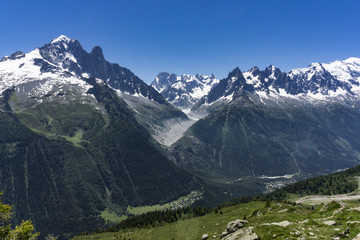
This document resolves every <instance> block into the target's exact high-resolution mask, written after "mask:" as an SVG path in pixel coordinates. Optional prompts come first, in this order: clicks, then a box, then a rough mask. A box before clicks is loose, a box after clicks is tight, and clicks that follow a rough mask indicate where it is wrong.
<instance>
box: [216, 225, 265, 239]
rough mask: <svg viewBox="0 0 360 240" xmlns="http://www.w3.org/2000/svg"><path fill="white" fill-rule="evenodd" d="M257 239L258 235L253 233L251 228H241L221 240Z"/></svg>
mask: <svg viewBox="0 0 360 240" xmlns="http://www.w3.org/2000/svg"><path fill="white" fill-rule="evenodd" d="M256 239H259V237H258V235H257V234H256V233H254V232H253V228H252V227H243V228H241V229H239V230H237V231H236V232H233V233H231V234H229V235H227V236H226V237H223V238H222V239H221V240H256Z"/></svg>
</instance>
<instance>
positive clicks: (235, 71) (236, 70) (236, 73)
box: [228, 67, 242, 77]
mask: <svg viewBox="0 0 360 240" xmlns="http://www.w3.org/2000/svg"><path fill="white" fill-rule="evenodd" d="M241 74H242V72H241V70H240V68H239V67H236V68H234V69H233V70H232V71H231V72H230V73H229V76H228V77H238V76H240V75H241Z"/></svg>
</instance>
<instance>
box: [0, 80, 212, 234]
mask: <svg viewBox="0 0 360 240" xmlns="http://www.w3.org/2000/svg"><path fill="white" fill-rule="evenodd" d="M87 84H89V85H91V87H90V88H89V90H88V94H91V95H92V96H94V98H93V97H90V98H87V97H80V96H81V95H77V94H76V92H71V91H68V92H67V93H65V94H64V95H61V94H57V95H56V94H50V95H47V96H44V97H43V102H42V103H40V104H39V103H37V104H33V101H32V99H27V98H25V100H24V99H23V98H22V96H21V94H20V93H18V92H16V91H15V90H7V91H5V92H4V93H3V95H4V97H3V98H2V99H1V101H2V102H1V108H0V109H1V110H0V131H1V132H2V134H1V135H0V149H1V151H0V160H1V161H0V167H1V170H2V171H1V175H0V188H1V189H2V191H4V198H3V199H4V201H5V202H6V203H9V204H14V221H15V222H17V223H18V221H19V220H20V219H32V220H33V222H34V225H35V227H36V230H37V231H40V232H41V234H45V235H46V234H47V233H53V234H55V235H60V237H61V238H60V239H63V238H68V237H70V236H72V235H73V234H74V233H79V232H82V231H87V230H90V229H94V228H98V227H100V226H102V225H104V224H105V221H104V219H102V218H101V217H100V213H101V212H102V211H104V210H105V209H106V208H109V209H112V210H113V211H117V212H121V211H124V210H123V209H126V208H127V207H128V206H129V205H130V206H138V205H144V204H157V203H159V202H163V203H164V202H169V201H172V200H174V199H177V198H179V197H180V196H183V195H187V194H188V193H189V192H191V191H193V190H201V189H202V188H203V187H204V186H205V184H204V183H203V182H202V181H201V180H200V179H198V178H196V177H194V176H193V175H191V174H189V173H187V172H185V171H184V170H181V169H179V168H178V167H176V166H175V165H174V164H173V163H171V162H170V161H169V160H168V159H167V158H166V157H165V156H164V155H163V154H162V153H160V152H159V151H158V150H157V148H156V147H155V146H154V145H153V144H152V142H153V140H151V136H150V133H149V132H148V131H147V130H146V129H145V128H144V127H143V126H141V125H140V124H139V123H138V122H137V121H136V118H135V116H134V114H133V113H132V111H131V109H130V108H129V106H128V105H127V104H126V103H125V102H124V101H123V100H122V99H121V98H119V97H118V95H117V94H116V93H115V92H114V91H113V90H111V89H110V88H109V87H108V86H107V85H106V84H104V83H101V82H97V81H96V80H95V79H89V80H87ZM72 97H74V98H75V99H71V98H72ZM50 98H51V100H49V99H50ZM95 100H96V101H95ZM53 216H56V218H54V217H53Z"/></svg>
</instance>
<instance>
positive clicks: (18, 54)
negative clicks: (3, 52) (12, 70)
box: [0, 51, 25, 62]
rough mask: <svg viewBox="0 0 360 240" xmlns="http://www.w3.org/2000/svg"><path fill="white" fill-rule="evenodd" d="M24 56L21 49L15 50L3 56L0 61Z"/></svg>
mask: <svg viewBox="0 0 360 240" xmlns="http://www.w3.org/2000/svg"><path fill="white" fill-rule="evenodd" d="M23 57H25V53H23V52H22V51H16V52H14V53H13V54H11V55H10V56H5V57H3V58H2V59H1V60H0V62H3V61H6V60H16V59H20V58H23Z"/></svg>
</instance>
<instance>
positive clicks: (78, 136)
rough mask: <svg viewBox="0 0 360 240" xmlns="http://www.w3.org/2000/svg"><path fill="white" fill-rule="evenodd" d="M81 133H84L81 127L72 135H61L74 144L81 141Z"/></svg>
mask: <svg viewBox="0 0 360 240" xmlns="http://www.w3.org/2000/svg"><path fill="white" fill-rule="evenodd" d="M83 134H84V131H83V130H82V129H79V130H77V131H76V132H75V135H74V136H73V137H69V136H63V137H64V138H65V139H66V140H67V141H69V142H72V143H73V144H74V145H79V144H80V143H81V139H82V136H83Z"/></svg>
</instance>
